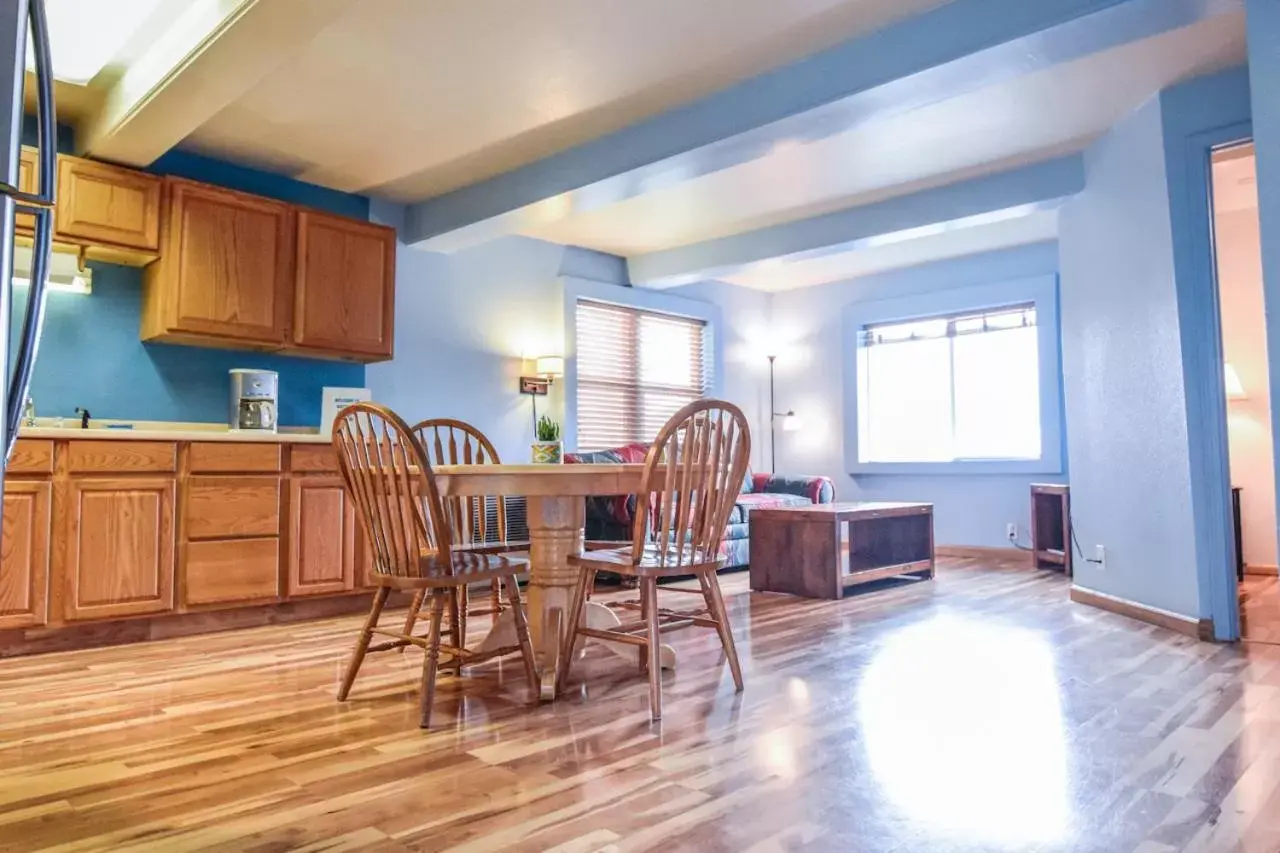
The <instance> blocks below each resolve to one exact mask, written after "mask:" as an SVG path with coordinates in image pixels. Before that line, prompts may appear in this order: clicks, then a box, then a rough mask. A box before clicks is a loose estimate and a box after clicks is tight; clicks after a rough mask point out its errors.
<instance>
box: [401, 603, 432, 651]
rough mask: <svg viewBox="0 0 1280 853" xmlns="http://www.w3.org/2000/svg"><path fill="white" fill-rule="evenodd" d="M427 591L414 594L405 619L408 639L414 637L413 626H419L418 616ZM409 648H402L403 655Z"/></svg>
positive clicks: (405, 632) (405, 630) (405, 631)
mask: <svg viewBox="0 0 1280 853" xmlns="http://www.w3.org/2000/svg"><path fill="white" fill-rule="evenodd" d="M426 594H427V591H426V590H424V589H420V590H418V591H417V592H415V593H414V594H413V601H412V602H410V603H409V613H408V615H406V616H405V617H404V634H405V636H406V637H412V636H413V626H414V625H416V624H418V614H419V613H420V612H421V610H422V602H423V598H424V596H425V595H426ZM406 648H408V646H401V647H400V652H401V653H403V652H404V650H405V649H406Z"/></svg>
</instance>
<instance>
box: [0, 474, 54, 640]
mask: <svg viewBox="0 0 1280 853" xmlns="http://www.w3.org/2000/svg"><path fill="white" fill-rule="evenodd" d="M51 490H52V484H51V483H49V482H48V481H39V480H17V479H13V478H10V479H8V480H7V481H6V482H5V484H4V529H3V533H2V534H0V535H3V537H4V539H3V540H2V541H0V629H5V628H30V627H34V626H37V625H44V624H45V623H46V622H47V621H48V596H47V592H48V586H49V522H50V504H51V501H50V493H51Z"/></svg>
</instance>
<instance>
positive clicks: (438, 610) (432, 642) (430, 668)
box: [418, 589, 457, 729]
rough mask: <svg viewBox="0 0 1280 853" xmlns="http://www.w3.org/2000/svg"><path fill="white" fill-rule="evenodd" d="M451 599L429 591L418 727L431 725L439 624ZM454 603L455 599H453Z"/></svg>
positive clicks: (439, 592) (448, 596) (437, 657)
mask: <svg viewBox="0 0 1280 853" xmlns="http://www.w3.org/2000/svg"><path fill="white" fill-rule="evenodd" d="M449 598H453V596H450V595H449V594H448V593H446V592H444V591H442V590H435V589H433V590H432V591H431V631H430V634H429V635H428V638H427V653H426V654H425V655H424V656H423V658H422V704H421V707H420V716H419V719H418V725H419V726H420V727H421V728H424V729H425V728H428V727H430V725H431V704H432V703H433V702H434V701H435V698H436V669H437V668H438V667H439V665H440V623H441V622H442V621H444V606H445V602H446V600H447V599H449ZM454 601H455V603H456V601H457V599H456V598H454Z"/></svg>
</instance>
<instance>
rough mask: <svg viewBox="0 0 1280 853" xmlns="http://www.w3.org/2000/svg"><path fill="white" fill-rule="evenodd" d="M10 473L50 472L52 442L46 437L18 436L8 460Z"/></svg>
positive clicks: (51, 471)
mask: <svg viewBox="0 0 1280 853" xmlns="http://www.w3.org/2000/svg"><path fill="white" fill-rule="evenodd" d="M8 472H9V473H10V474H52V473H53V442H52V441H50V440H49V439H47V438H20V439H18V443H17V444H16V445H14V448H13V458H12V459H10V460H9V467H8Z"/></svg>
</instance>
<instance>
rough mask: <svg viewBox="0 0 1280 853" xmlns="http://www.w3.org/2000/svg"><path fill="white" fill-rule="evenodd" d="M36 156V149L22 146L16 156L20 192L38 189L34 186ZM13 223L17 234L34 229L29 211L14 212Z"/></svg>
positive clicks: (33, 222)
mask: <svg viewBox="0 0 1280 853" xmlns="http://www.w3.org/2000/svg"><path fill="white" fill-rule="evenodd" d="M37 156H38V152H37V151H36V149H34V148H29V147H28V146H26V145H24V146H22V153H21V154H20V155H19V156H18V189H19V190H20V191H21V192H24V193H34V192H35V191H36V190H37V189H38V187H36V180H37V178H36V157H37ZM13 224H14V226H15V227H16V228H17V230H18V233H19V234H26V235H30V234H32V233H33V232H34V231H35V230H36V218H35V217H34V216H32V215H31V214H29V213H19V214H16V215H15V216H14V219H13Z"/></svg>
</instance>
